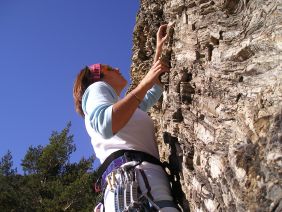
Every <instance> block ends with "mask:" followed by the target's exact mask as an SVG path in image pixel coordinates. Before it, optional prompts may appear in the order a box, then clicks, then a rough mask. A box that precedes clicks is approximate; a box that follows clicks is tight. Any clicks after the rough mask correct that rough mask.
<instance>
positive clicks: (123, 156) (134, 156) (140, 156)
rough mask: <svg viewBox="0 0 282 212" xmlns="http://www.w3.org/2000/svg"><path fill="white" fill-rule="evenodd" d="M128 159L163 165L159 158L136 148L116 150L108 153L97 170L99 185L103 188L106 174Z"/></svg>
mask: <svg viewBox="0 0 282 212" xmlns="http://www.w3.org/2000/svg"><path fill="white" fill-rule="evenodd" d="M129 161H138V162H141V161H147V162H149V163H153V164H156V165H159V166H162V167H163V164H162V162H161V161H160V160H159V159H157V158H155V157H154V156H152V155H150V154H148V153H145V152H141V151H137V150H118V151H116V152H113V153H112V154H110V155H109V156H108V157H107V158H106V160H105V161H104V163H103V164H102V165H101V166H100V167H99V169H98V171H97V173H98V176H99V177H100V178H101V187H102V188H104V185H105V182H106V177H107V175H108V174H110V173H111V172H112V171H113V170H115V169H117V168H119V167H120V166H121V165H123V164H124V163H126V162H129Z"/></svg>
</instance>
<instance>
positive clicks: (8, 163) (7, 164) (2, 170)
mask: <svg viewBox="0 0 282 212" xmlns="http://www.w3.org/2000/svg"><path fill="white" fill-rule="evenodd" d="M12 167H13V157H12V154H11V152H10V151H9V150H8V152H7V153H6V154H5V155H4V156H3V157H2V158H1V161H0V175H4V176H11V175H14V174H16V173H17V169H13V168H12Z"/></svg>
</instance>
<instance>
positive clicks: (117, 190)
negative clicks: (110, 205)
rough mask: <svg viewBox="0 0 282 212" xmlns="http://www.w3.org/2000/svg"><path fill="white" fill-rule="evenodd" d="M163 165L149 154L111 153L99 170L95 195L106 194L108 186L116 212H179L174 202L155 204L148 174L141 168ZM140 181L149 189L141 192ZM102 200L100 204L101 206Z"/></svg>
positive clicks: (137, 152) (122, 151) (129, 151)
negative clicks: (172, 210)
mask: <svg viewBox="0 0 282 212" xmlns="http://www.w3.org/2000/svg"><path fill="white" fill-rule="evenodd" d="M144 161H146V162H149V163H152V164H156V165H160V166H162V167H164V165H163V164H162V163H161V162H160V161H159V160H158V159H156V158H155V157H153V156H152V155H150V154H147V153H144V152H141V151H135V150H119V151H117V152H114V153H112V154H111V155H110V156H109V157H108V158H107V159H106V160H105V162H104V163H103V164H102V165H101V166H100V168H99V169H98V176H101V177H99V179H98V180H97V182H96V183H95V186H94V187H95V191H96V192H103V193H104V191H105V189H106V187H107V186H108V188H109V190H110V191H111V192H113V193H114V199H115V209H116V212H121V211H129V212H135V211H136V212H137V211H159V210H160V209H161V208H164V207H174V208H177V209H179V207H178V206H177V204H175V203H174V201H170V200H163V201H155V200H154V198H153V196H152V195H151V187H150V184H149V181H148V179H147V176H146V174H145V172H144V171H143V170H142V169H140V168H138V166H139V165H141V164H142V162H144ZM137 175H139V176H141V177H139V180H141V179H142V181H143V183H144V185H145V187H146V189H145V191H142V192H141V189H140V187H139V182H138V178H137ZM102 201H103V200H101V202H102Z"/></svg>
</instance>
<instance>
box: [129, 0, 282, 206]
mask: <svg viewBox="0 0 282 212" xmlns="http://www.w3.org/2000/svg"><path fill="white" fill-rule="evenodd" d="M281 12H282V5H281V1H279V0H141V2H140V10H139V13H138V14H137V19H136V26H135V30H134V46H133V57H132V61H133V63H132V67H131V76H132V86H131V89H132V88H134V87H135V86H136V85H137V84H138V83H139V82H140V80H141V79H142V78H143V76H144V75H145V74H146V72H147V71H148V70H149V68H150V67H151V64H152V61H153V56H154V50H155V44H156V38H155V35H156V32H157V29H158V27H159V25H160V24H161V23H164V22H166V23H169V22H174V23H175V24H174V28H173V30H171V35H170V37H169V39H168V42H167V44H166V45H167V46H166V49H165V52H164V55H163V58H164V60H166V61H167V62H168V64H170V66H171V70H170V73H169V74H168V75H167V76H164V77H163V78H162V79H163V82H164V93H163V98H162V99H161V100H160V103H159V104H158V105H156V106H155V107H154V108H153V109H152V110H151V111H150V115H151V116H152V118H153V120H154V121H155V124H156V131H157V135H156V136H157V142H158V144H159V148H160V155H161V158H162V160H167V161H169V162H170V163H171V164H172V165H173V167H174V171H175V172H176V173H177V174H178V176H179V179H180V182H181V186H182V191H183V200H182V207H183V208H184V211H188V210H191V211H277V212H278V211H282V200H281V199H282V65H281V64H282V63H281V61H282V54H281V51H282V26H281V23H282V13H281Z"/></svg>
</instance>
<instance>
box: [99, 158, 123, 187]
mask: <svg viewBox="0 0 282 212" xmlns="http://www.w3.org/2000/svg"><path fill="white" fill-rule="evenodd" d="M126 162H127V161H126V158H125V156H120V157H118V158H117V159H115V160H113V161H112V162H111V163H110V165H109V166H108V168H107V169H106V171H105V172H104V173H103V175H102V188H104V185H105V183H106V177H107V176H108V174H110V173H111V172H112V171H113V170H115V169H117V168H119V167H120V166H121V165H123V164H125V163H126Z"/></svg>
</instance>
